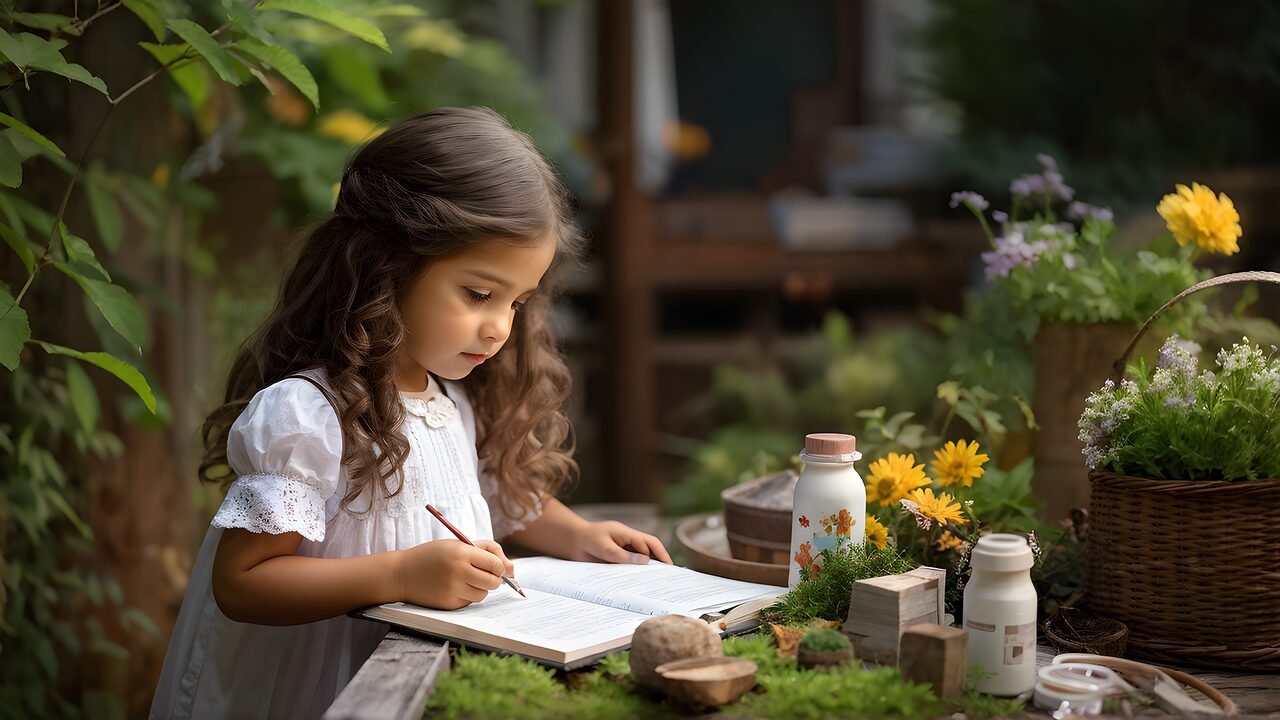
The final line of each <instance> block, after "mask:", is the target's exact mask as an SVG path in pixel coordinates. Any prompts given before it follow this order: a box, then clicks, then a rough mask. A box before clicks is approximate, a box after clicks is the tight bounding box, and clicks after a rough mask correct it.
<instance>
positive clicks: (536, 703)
mask: <svg viewBox="0 0 1280 720" xmlns="http://www.w3.org/2000/svg"><path fill="white" fill-rule="evenodd" d="M837 634H838V633H837ZM724 653H725V655H727V656H730V657H740V658H745V659H747V660H751V661H752V662H754V663H755V664H756V667H757V673H756V681H757V683H758V687H757V688H756V690H755V691H753V692H749V693H747V694H746V695H744V696H743V697H742V698H741V699H740V700H738V701H737V702H735V703H732V704H730V705H727V706H725V707H723V708H721V709H720V711H721V712H722V713H724V714H725V715H727V716H730V717H744V718H802V719H808V718H813V719H814V720H824V719H826V718H880V717H894V718H937V717H945V716H947V715H948V714H950V713H954V712H964V713H965V714H966V715H967V716H968V717H969V718H972V719H973V720H979V719H981V718H988V717H1000V716H1009V717H1012V716H1016V715H1017V714H1018V713H1019V712H1020V711H1021V709H1022V705H1021V703H1018V702H1015V701H1012V700H1001V699H997V698H993V697H990V696H986V695H979V694H977V693H973V692H970V693H966V694H965V695H963V696H961V697H959V698H954V699H949V700H941V699H939V698H937V697H935V696H934V695H933V693H932V692H931V691H930V690H929V686H928V685H917V684H913V683H909V682H906V681H905V680H903V679H902V674H901V673H899V672H898V671H897V670H896V669H893V668H879V669H873V670H862V669H861V667H860V666H859V665H857V664H848V665H844V666H841V667H840V668H837V669H834V670H832V671H830V672H826V673H814V672H809V671H805V670H800V669H799V668H798V667H797V666H796V661H795V658H780V657H778V652H777V647H776V646H775V645H774V643H773V639H772V638H770V637H768V636H766V635H762V634H750V635H740V636H736V637H731V638H727V639H725V641H724ZM685 715H687V712H685V711H683V709H682V708H679V707H677V706H674V705H672V704H670V703H667V702H662V701H660V700H659V699H658V698H657V697H655V696H654V695H652V694H650V693H642V692H639V691H637V689H636V688H635V686H634V685H633V684H632V682H631V680H630V677H629V668H628V666H627V662H626V654H625V653H622V654H618V655H613V656H610V657H608V658H606V659H605V660H604V661H602V662H601V663H600V665H598V666H597V667H596V668H595V669H593V670H591V671H588V672H582V673H570V674H569V675H568V676H564V677H559V678H558V677H557V676H556V674H555V673H554V672H553V671H551V670H548V669H546V668H544V667H541V666H539V665H537V664H536V663H533V662H532V661H529V660H525V659H522V658H518V657H513V656H500V655H485V654H475V653H468V652H466V651H461V652H459V653H458V654H457V655H456V656H455V662H454V667H453V669H452V670H451V671H450V672H449V673H446V674H445V675H443V676H442V677H441V678H440V681H439V684H438V685H437V687H436V691H435V693H434V694H433V695H432V697H431V700H430V701H429V702H428V705H427V716H429V717H437V716H440V717H446V718H498V717H521V718H524V717H528V718H579V717H581V718H605V719H607V718H665V717H680V716H685Z"/></svg>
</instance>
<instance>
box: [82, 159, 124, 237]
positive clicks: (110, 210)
mask: <svg viewBox="0 0 1280 720" xmlns="http://www.w3.org/2000/svg"><path fill="white" fill-rule="evenodd" d="M105 183H106V179H105V178H103V177H102V176H101V175H97V174H94V175H91V176H90V177H89V181H88V182H87V183H86V184H85V191H86V192H87V193H88V195H89V210H90V212H92V213H93V221H94V223H96V224H97V226H98V236H99V237H101V238H102V244H103V245H106V246H107V249H108V250H110V251H111V252H113V253H114V252H116V251H118V250H119V249H120V241H121V240H123V239H124V221H123V220H121V218H120V206H119V205H118V204H117V203H116V199H115V198H114V197H112V195H111V191H110V190H108V189H107V188H106V187H105Z"/></svg>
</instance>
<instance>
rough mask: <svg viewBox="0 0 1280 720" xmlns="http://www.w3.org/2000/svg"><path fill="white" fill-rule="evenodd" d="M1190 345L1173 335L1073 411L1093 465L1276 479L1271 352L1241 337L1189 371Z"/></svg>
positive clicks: (1161, 474)
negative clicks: (1206, 365) (1154, 358)
mask: <svg viewBox="0 0 1280 720" xmlns="http://www.w3.org/2000/svg"><path fill="white" fill-rule="evenodd" d="M1199 350H1200V348H1199V346H1195V345H1193V344H1184V343H1183V342H1182V341H1181V340H1179V339H1178V338H1177V336H1174V337H1172V338H1170V339H1169V341H1168V342H1166V343H1165V345H1164V347H1163V348H1162V349H1161V350H1160V360H1159V362H1158V363H1157V366H1156V367H1155V368H1154V369H1151V368H1148V367H1147V365H1146V363H1145V362H1144V361H1142V360H1139V361H1138V363H1137V364H1136V365H1134V366H1133V367H1131V368H1130V372H1131V373H1132V375H1133V378H1132V379H1129V380H1125V381H1124V382H1122V383H1121V384H1120V385H1119V386H1114V385H1109V386H1106V387H1103V388H1102V389H1100V390H1099V391H1098V392H1096V393H1094V394H1093V395H1091V396H1090V397H1089V400H1088V403H1087V404H1086V407H1085V411H1084V414H1083V415H1082V416H1081V417H1080V439H1081V440H1082V441H1083V442H1084V443H1085V453H1086V460H1087V462H1088V463H1089V466H1090V467H1092V468H1094V469H1097V470H1109V471H1112V472H1118V473H1127V474H1135V475H1144V476H1149V477H1155V478H1167V479H1173V480H1244V479H1248V480H1254V479H1258V478H1273V477H1280V416H1278V410H1277V406H1280V357H1278V356H1277V352H1276V350H1275V346H1272V348H1271V350H1270V352H1267V351H1264V350H1263V349H1262V348H1260V347H1258V346H1257V345H1255V344H1253V343H1251V342H1249V339H1248V338H1245V339H1244V340H1243V342H1240V343H1236V344H1235V345H1233V346H1232V347H1231V349H1230V350H1227V349H1223V350H1221V351H1219V353H1218V356H1217V360H1216V362H1217V370H1218V371H1217V373H1214V372H1213V371H1209V370H1202V369H1200V368H1199V359H1198V357H1197V354H1196V353H1198V352H1199Z"/></svg>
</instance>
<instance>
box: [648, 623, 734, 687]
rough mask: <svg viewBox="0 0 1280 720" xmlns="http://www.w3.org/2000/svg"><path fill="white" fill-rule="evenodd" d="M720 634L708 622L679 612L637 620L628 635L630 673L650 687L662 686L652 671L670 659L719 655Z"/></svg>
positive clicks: (721, 653)
mask: <svg viewBox="0 0 1280 720" xmlns="http://www.w3.org/2000/svg"><path fill="white" fill-rule="evenodd" d="M723 656H724V645H723V643H721V642H720V635H719V634H717V633H716V631H715V630H713V629H712V628H711V626H710V625H708V624H706V623H704V622H702V621H701V620H695V619H693V618H690V617H685V616H683V615H661V616H659V617H655V618H650V619H648V620H645V621H644V622H642V623H640V627H638V628H636V631H635V634H634V635H632V637H631V675H632V676H633V677H634V678H635V680H636V682H637V683H638V684H640V685H643V686H645V687H648V688H653V689H654V690H661V689H663V686H664V683H663V680H662V678H661V677H659V676H658V674H657V673H656V672H655V671H654V670H655V668H657V667H658V666H659V665H662V664H664V663H669V662H671V661H673V660H685V659H687V658H698V657H723Z"/></svg>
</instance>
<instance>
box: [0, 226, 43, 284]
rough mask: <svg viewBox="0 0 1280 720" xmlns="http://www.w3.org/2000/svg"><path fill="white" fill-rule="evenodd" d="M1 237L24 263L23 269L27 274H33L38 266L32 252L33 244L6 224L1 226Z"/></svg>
mask: <svg viewBox="0 0 1280 720" xmlns="http://www.w3.org/2000/svg"><path fill="white" fill-rule="evenodd" d="M0 237H3V238H4V241H5V243H6V244H8V246H9V247H11V248H13V251H14V252H15V253H17V254H18V259H19V260H21V261H22V267H23V268H25V269H26V271H27V274H28V275H29V274H31V271H32V270H33V269H35V266H36V256H35V253H34V252H32V251H31V243H29V242H27V239H26V238H24V237H22V236H21V235H19V234H18V232H17V231H16V230H14V229H13V228H11V227H9V226H8V225H4V224H0Z"/></svg>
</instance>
